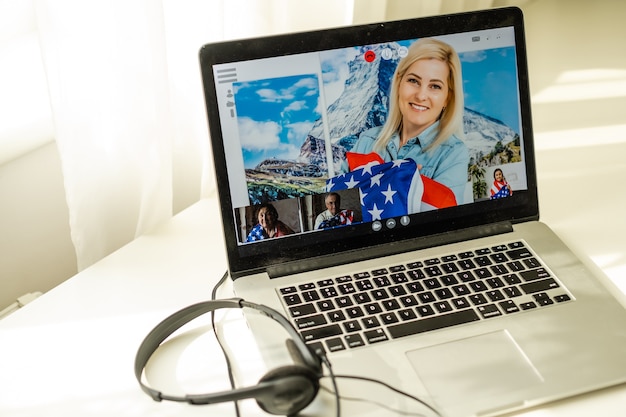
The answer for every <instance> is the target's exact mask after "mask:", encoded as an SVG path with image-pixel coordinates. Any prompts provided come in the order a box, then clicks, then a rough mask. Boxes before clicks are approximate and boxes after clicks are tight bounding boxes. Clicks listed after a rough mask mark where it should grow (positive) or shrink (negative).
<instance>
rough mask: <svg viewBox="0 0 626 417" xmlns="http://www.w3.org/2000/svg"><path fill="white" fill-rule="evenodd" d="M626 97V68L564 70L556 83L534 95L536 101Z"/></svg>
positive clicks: (554, 101)
mask: <svg viewBox="0 0 626 417" xmlns="http://www.w3.org/2000/svg"><path fill="white" fill-rule="evenodd" d="M614 97H626V70H622V69H585V70H577V71H564V72H562V73H561V74H560V75H559V77H558V78H557V79H556V81H555V83H554V84H553V85H551V86H549V87H548V88H546V89H544V90H542V91H540V92H539V93H538V94H536V95H535V97H533V101H534V102H535V103H562V102H569V101H581V100H596V99H603V98H614Z"/></svg>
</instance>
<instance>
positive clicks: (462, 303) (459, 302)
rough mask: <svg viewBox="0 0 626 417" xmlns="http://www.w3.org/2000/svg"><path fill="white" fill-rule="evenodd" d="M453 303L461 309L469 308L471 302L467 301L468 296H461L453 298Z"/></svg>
mask: <svg viewBox="0 0 626 417" xmlns="http://www.w3.org/2000/svg"><path fill="white" fill-rule="evenodd" d="M452 305H454V307H456V309H457V310H460V309H462V308H468V307H469V306H470V303H469V302H468V301H467V298H465V297H459V298H455V299H453V300H452Z"/></svg>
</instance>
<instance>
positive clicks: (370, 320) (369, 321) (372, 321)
mask: <svg viewBox="0 0 626 417" xmlns="http://www.w3.org/2000/svg"><path fill="white" fill-rule="evenodd" d="M361 323H363V326H364V327H365V328H366V329H373V328H374V327H378V326H380V322H379V321H378V319H377V318H376V317H365V318H364V319H361Z"/></svg>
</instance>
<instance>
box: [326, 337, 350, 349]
mask: <svg viewBox="0 0 626 417" xmlns="http://www.w3.org/2000/svg"><path fill="white" fill-rule="evenodd" d="M326 347H328V351H329V352H339V351H340V350H346V346H345V345H344V344H343V341H342V340H341V339H340V338H339V337H334V338H332V339H328V340H327V341H326Z"/></svg>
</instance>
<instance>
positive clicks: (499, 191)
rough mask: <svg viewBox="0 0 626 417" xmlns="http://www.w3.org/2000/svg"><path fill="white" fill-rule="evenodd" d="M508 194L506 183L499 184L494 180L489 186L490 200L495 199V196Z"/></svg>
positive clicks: (506, 195)
mask: <svg viewBox="0 0 626 417" xmlns="http://www.w3.org/2000/svg"><path fill="white" fill-rule="evenodd" d="M509 195H511V194H510V193H509V187H507V183H504V184H503V185H500V184H498V183H497V182H496V181H494V183H493V185H492V186H491V199H492V200H495V199H496V198H504V197H508V196H509Z"/></svg>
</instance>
